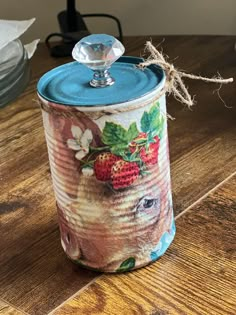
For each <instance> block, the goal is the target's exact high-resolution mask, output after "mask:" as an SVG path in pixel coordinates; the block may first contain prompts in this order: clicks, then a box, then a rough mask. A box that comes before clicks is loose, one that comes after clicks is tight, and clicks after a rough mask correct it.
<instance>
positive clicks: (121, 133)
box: [102, 122, 128, 146]
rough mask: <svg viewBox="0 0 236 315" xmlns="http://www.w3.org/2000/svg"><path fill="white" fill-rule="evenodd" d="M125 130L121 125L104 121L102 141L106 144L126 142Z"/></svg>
mask: <svg viewBox="0 0 236 315" xmlns="http://www.w3.org/2000/svg"><path fill="white" fill-rule="evenodd" d="M127 133H128V132H127V130H126V129H124V128H123V127H122V126H121V125H118V124H114V123H113V122H106V124H105V127H104V129H103V132H102V142H103V143H104V144H107V145H110V146H111V145H116V144H125V143H127V144H128V141H127Z"/></svg>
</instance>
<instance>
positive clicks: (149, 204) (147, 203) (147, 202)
mask: <svg viewBox="0 0 236 315" xmlns="http://www.w3.org/2000/svg"><path fill="white" fill-rule="evenodd" d="M155 201H156V200H155V199H145V200H144V202H143V207H144V208H145V209H147V208H151V207H152V206H153V204H154V203H155Z"/></svg>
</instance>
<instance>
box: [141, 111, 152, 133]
mask: <svg viewBox="0 0 236 315" xmlns="http://www.w3.org/2000/svg"><path fill="white" fill-rule="evenodd" d="M141 130H142V131H143V132H149V131H150V120H149V114H148V113H147V112H144V113H143V116H142V118H141Z"/></svg>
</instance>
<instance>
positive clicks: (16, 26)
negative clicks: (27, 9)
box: [0, 18, 35, 49]
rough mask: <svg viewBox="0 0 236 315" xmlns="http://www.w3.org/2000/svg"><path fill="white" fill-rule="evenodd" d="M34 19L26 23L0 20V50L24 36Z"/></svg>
mask: <svg viewBox="0 0 236 315" xmlns="http://www.w3.org/2000/svg"><path fill="white" fill-rule="evenodd" d="M34 21H35V18H32V19H30V20H26V21H10V20H0V49H1V48H3V47H5V46H6V45H7V44H8V43H10V42H11V41H13V40H15V39H17V38H18V37H20V36H21V35H22V34H24V33H25V32H26V31H27V29H28V28H29V27H30V26H31V25H32V24H33V23H34Z"/></svg>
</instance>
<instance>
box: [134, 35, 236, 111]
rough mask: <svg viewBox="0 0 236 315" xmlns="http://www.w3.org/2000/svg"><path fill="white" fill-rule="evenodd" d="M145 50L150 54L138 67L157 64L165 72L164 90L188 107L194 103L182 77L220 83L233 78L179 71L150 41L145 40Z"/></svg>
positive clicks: (142, 67)
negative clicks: (209, 76) (211, 76)
mask: <svg viewBox="0 0 236 315" xmlns="http://www.w3.org/2000/svg"><path fill="white" fill-rule="evenodd" d="M145 50H146V51H148V52H149V53H150V56H149V57H148V59H147V60H146V61H144V62H142V63H140V64H139V65H138V67H139V68H141V69H144V68H145V67H147V66H150V65H153V64H155V65H159V66H160V67H161V68H162V69H163V70H164V71H165V74H166V86H165V91H166V92H168V93H171V94H173V96H174V97H175V99H176V100H178V101H180V102H181V103H183V104H186V105H187V106H188V107H189V108H190V107H191V106H192V105H194V99H193V98H192V97H191V95H190V94H189V92H188V89H187V88H186V86H185V84H184V82H183V78H188V79H192V80H201V81H205V82H212V83H219V84H221V85H222V84H227V83H231V82H233V80H234V79H233V78H229V79H223V78H222V77H221V76H220V75H218V76H217V77H213V78H207V77H202V76H198V75H193V74H188V73H185V72H182V71H179V70H177V69H176V68H175V67H174V65H173V64H170V63H169V62H167V61H166V59H165V58H164V56H163V54H162V53H161V52H159V51H158V50H157V49H156V48H155V47H154V46H153V45H152V43H151V42H150V41H148V42H146V45H145ZM218 92H219V90H218ZM218 95H219V93H218ZM219 97H220V96H219ZM220 98H221V97H220ZM221 100H222V99H221ZM222 101H223V100H222ZM223 102H224V101H223Z"/></svg>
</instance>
